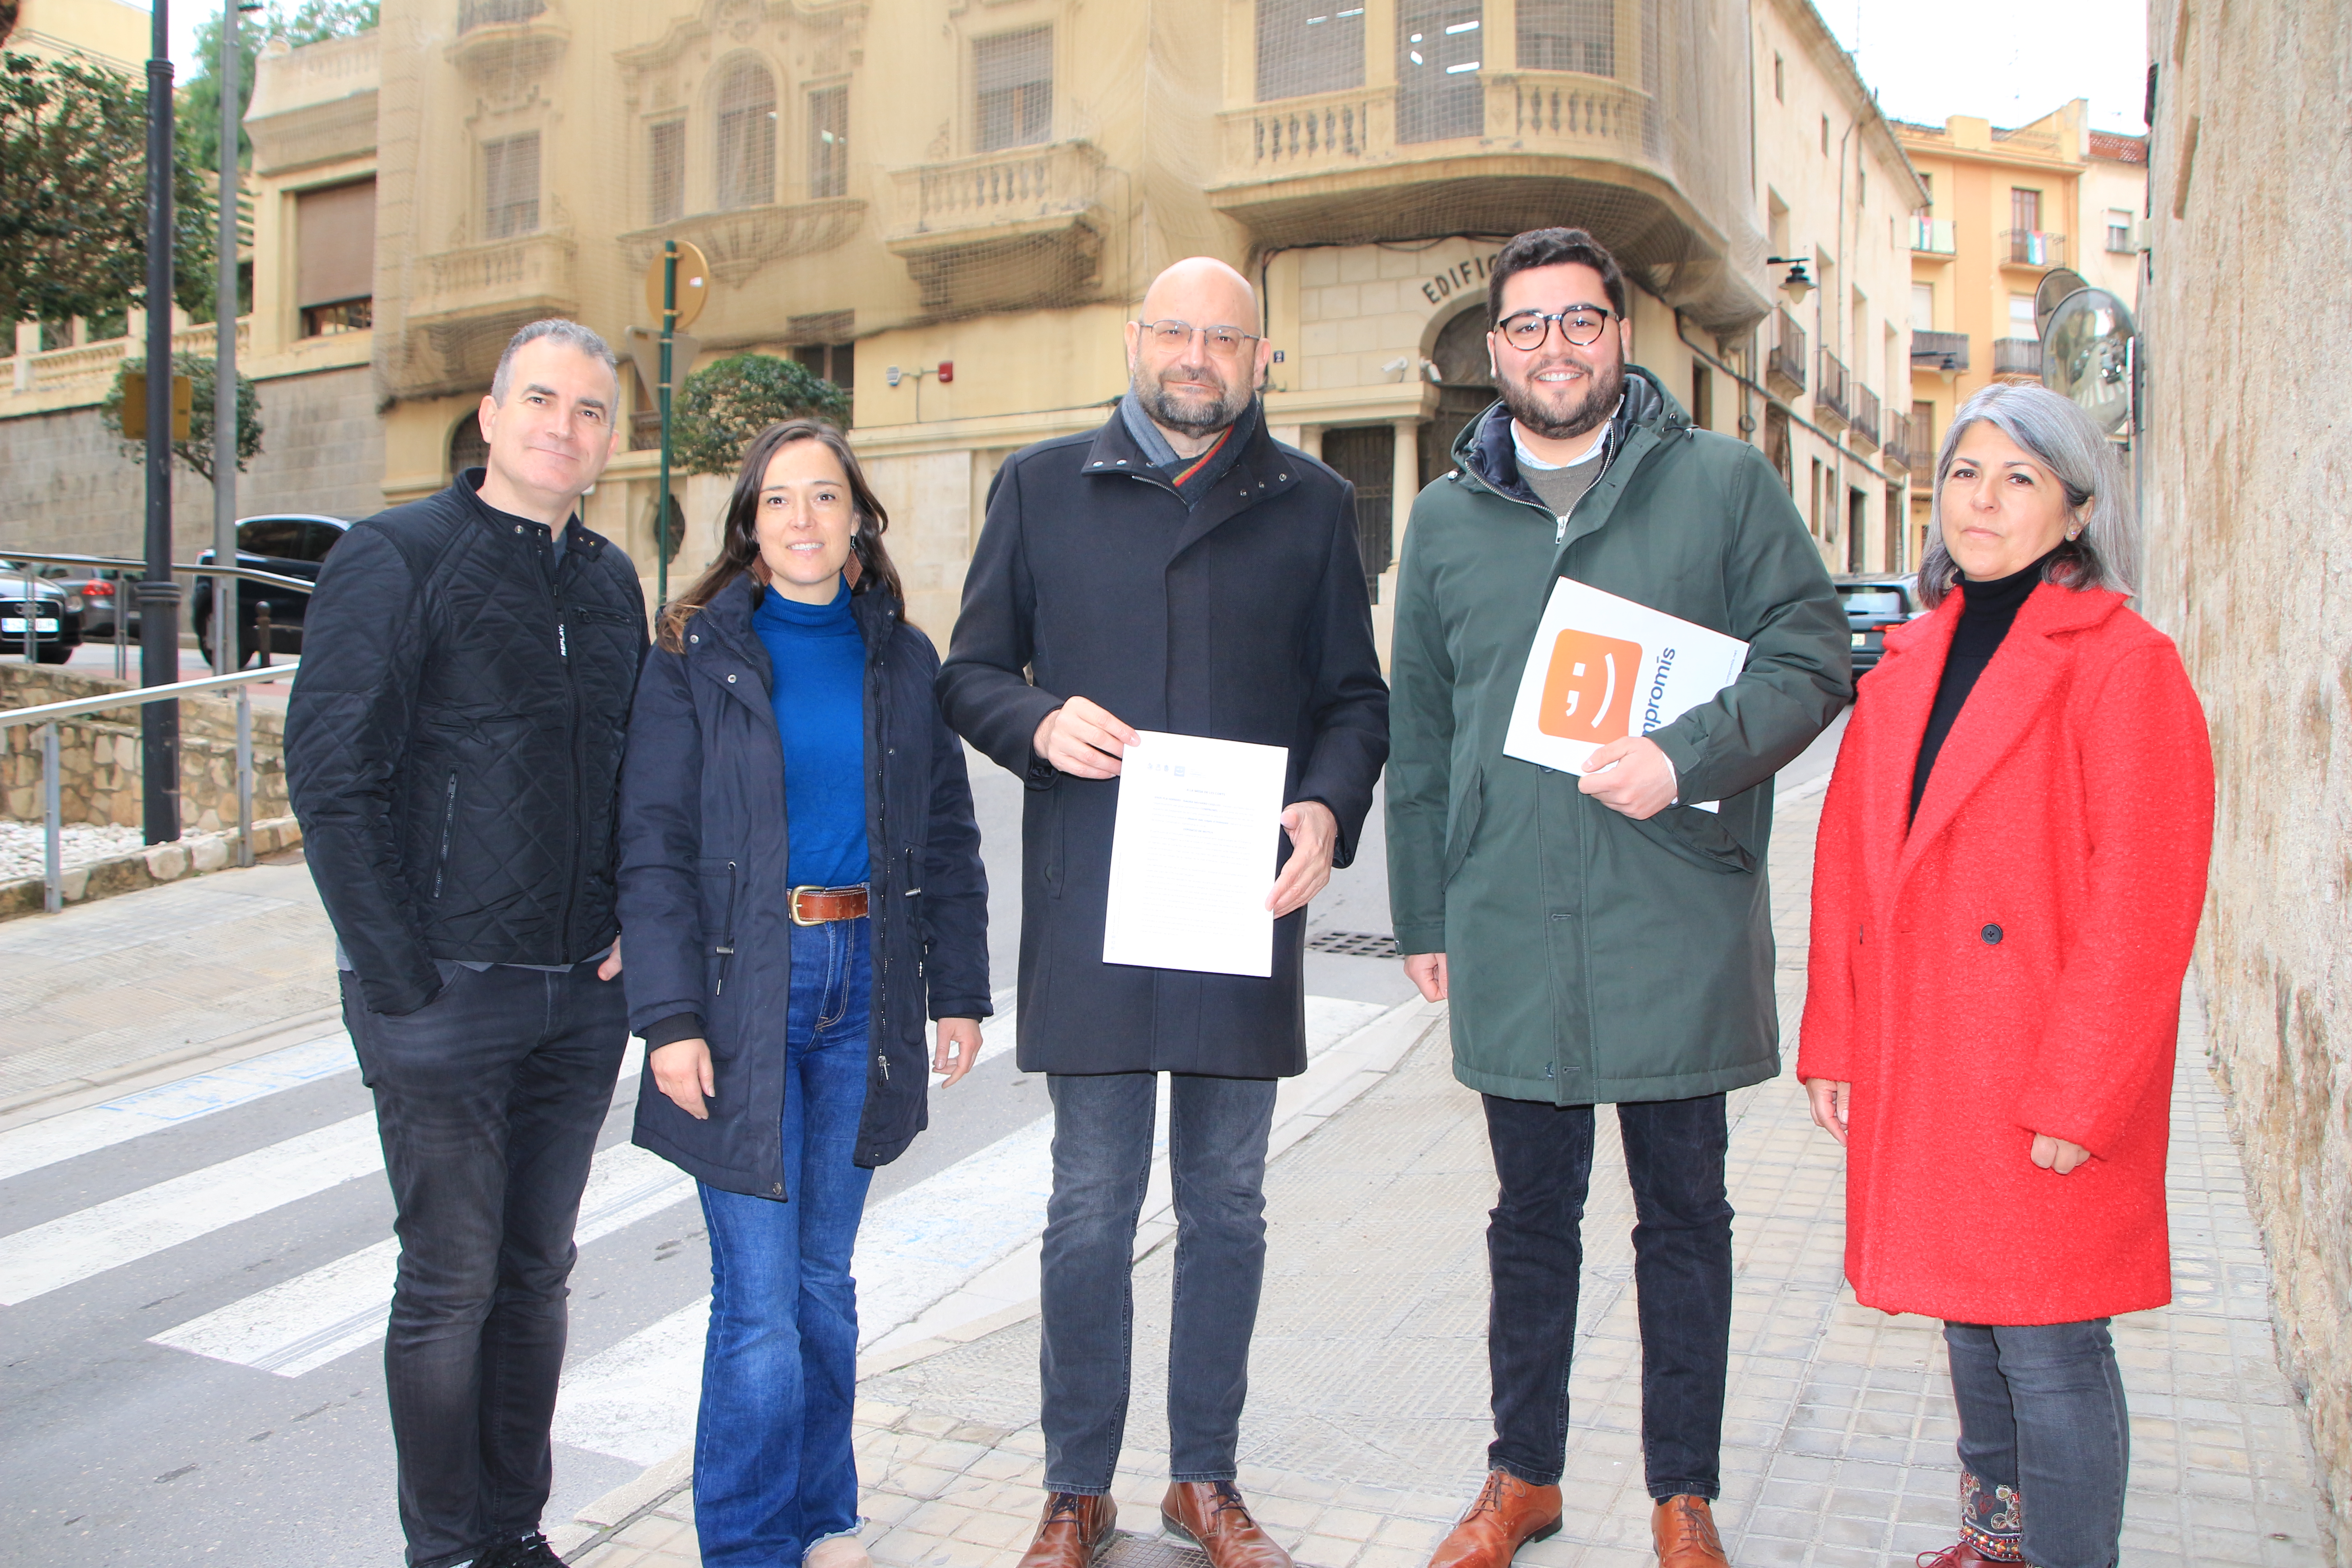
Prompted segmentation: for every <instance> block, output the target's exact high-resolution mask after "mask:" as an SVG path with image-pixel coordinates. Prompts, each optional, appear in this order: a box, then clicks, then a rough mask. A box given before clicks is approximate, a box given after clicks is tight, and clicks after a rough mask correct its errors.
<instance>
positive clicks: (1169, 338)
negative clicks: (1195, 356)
mask: <svg viewBox="0 0 2352 1568" xmlns="http://www.w3.org/2000/svg"><path fill="white" fill-rule="evenodd" d="M1135 325H1136V327H1137V329H1138V330H1139V331H1141V332H1142V333H1143V335H1144V336H1145V337H1147V338H1149V339H1150V340H1151V342H1152V344H1153V345H1154V346H1155V347H1158V348H1162V349H1169V350H1176V349H1181V348H1185V347H1189V346H1190V345H1191V343H1192V334H1193V333H1195V332H1198V333H1200V334H1201V336H1202V339H1203V340H1204V341H1206V342H1207V343H1208V345H1209V352H1210V353H1212V354H1214V355H1215V356H1216V357H1217V358H1219V359H1237V358H1239V357H1240V356H1241V352H1242V345H1243V344H1244V343H1254V342H1257V334H1256V333H1255V332H1245V331H1242V330H1241V329H1240V328H1239V327H1196V326H1194V325H1193V324H1192V322H1190V321H1173V320H1171V321H1138V322H1136V323H1135Z"/></svg>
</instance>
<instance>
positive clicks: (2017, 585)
mask: <svg viewBox="0 0 2352 1568" xmlns="http://www.w3.org/2000/svg"><path fill="white" fill-rule="evenodd" d="M2057 553H2058V552H2057V551H2055V550H2053V551H2052V552H2050V555H2044V556H2043V557H2042V559H2041V560H2039V561H2036V562H2035V563H2033V564H2032V565H2031V566H2028V567H2027V568H2025V570H2023V571H2022V572H2012V573H2011V574H2009V575H2008V576H2006V577H1995V578H1993V579H1992V580H1991V581H1990V582H1985V583H1971V582H1968V581H1967V580H1965V579H1963V580H1962V581H1960V582H1959V583H1957V584H1954V585H1953V586H1954V587H1955V588H1956V589H1957V590H1958V593H1959V595H1960V596H1961V600H1962V603H1961V605H1960V624H1959V625H1958V626H1955V627H1953V628H1952V649H1951V652H1949V653H1948V654H1946V655H1945V656H1944V676H1943V679H1941V680H1939V681H1937V683H1936V705H1935V706H1934V707H1933V708H1931V709H1929V710H1927V733H1926V734H1924V735H1922V736H1920V737H1919V760H1918V762H1917V763H1914V764H1913V765H1912V769H1911V815H1912V816H1918V815H1919V802H1920V799H1921V798H1922V797H1923V796H1925V795H1927V775H1928V774H1929V773H1933V772H1934V771H1935V768H1936V756H1937V752H1941V751H1942V750H1943V749H1944V741H1945V738H1946V737H1947V736H1948V735H1950V734H1951V732H1952V721H1954V720H1956V719H1958V717H1959V716H1960V709H1961V708H1962V706H1963V705H1965V704H1966V703H1967V701H1968V700H1969V692H1971V691H1973V690H1975V689H1976V684H1977V677H1979V676H1980V675H1982V674H1983V673H1984V671H1985V666H1986V665H1988V664H1990V663H1991V662H1992V656H1993V655H1994V654H1995V653H1996V652H1998V651H1999V650H2000V644H2001V639H2002V638H2003V637H2007V636H2009V628H2010V626H2011V623H2012V622H2014V621H2015V620H2016V619H2017V612H2018V610H2019V608H2020V607H2021V606H2022V605H2024V603H2025V600H2026V596H2027V595H2030V594H2032V592H2033V590H2034V589H2035V588H2036V587H2038V586H2040V584H2041V582H2042V568H2043V567H2045V566H2047V565H2048V564H2049V563H2050V556H2051V555H2055V554H2057Z"/></svg>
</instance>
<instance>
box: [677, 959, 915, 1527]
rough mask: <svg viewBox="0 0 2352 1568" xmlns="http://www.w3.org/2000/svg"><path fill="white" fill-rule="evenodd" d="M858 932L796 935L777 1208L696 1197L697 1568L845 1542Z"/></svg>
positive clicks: (859, 1198)
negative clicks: (703, 1323) (704, 1280)
mask: <svg viewBox="0 0 2352 1568" xmlns="http://www.w3.org/2000/svg"><path fill="white" fill-rule="evenodd" d="M867 950H868V931H867V923H866V921H864V920H855V921H829V922H827V923H825V924H824V925H814V926H794V927H793V950H792V964H793V968H792V1001H791V1003H790V1005H789V1009H788V1016H787V1017H786V1018H785V1019H783V1020H782V1025H783V1026H782V1028H781V1029H780V1030H779V1031H778V1034H779V1035H781V1036H782V1038H781V1039H773V1037H772V1039H773V1046H772V1048H773V1047H782V1049H783V1050H785V1051H786V1052H787V1060H788V1061H789V1062H790V1064H791V1070H790V1071H788V1072H787V1073H786V1074H785V1077H784V1116H783V1128H782V1134H783V1152H784V1160H783V1168H784V1172H785V1178H784V1179H785V1184H786V1190H787V1192H788V1193H789V1194H790V1197H789V1199H788V1201H786V1202H783V1203H777V1202H775V1201H774V1200H772V1199H770V1198H757V1197H747V1196H745V1195H744V1194H740V1193H728V1192H721V1191H719V1189H718V1188H716V1187H711V1186H704V1187H703V1188H702V1214H703V1218H704V1219H705V1221H706V1222H708V1224H709V1228H710V1335H709V1339H708V1340H707V1341H706V1342H704V1346H703V1355H702V1415H701V1419H700V1421H699V1422H698V1424H697V1426H696V1429H695V1435H694V1527H695V1531H696V1533H697V1534H698V1536H699V1537H700V1538H701V1543H702V1561H703V1563H704V1564H705V1568H794V1565H796V1564H797V1563H799V1562H800V1560H801V1554H802V1553H803V1552H806V1551H807V1550H808V1548H809V1546H810V1545H811V1544H812V1543H814V1542H818V1541H821V1540H823V1539H824V1538H825V1537H826V1536H829V1535H841V1534H844V1533H846V1532H847V1531H853V1530H856V1528H857V1524H858V1518H857V1461H856V1457H855V1456H854V1455H853V1454H852V1453H851V1451H850V1446H849V1417H850V1406H851V1405H852V1403H853V1401H854V1400H855V1399H856V1390H857V1285H856V1281H855V1280H853V1279H850V1277H849V1259H850V1255H851V1253H852V1252H853V1251H854V1250H855V1249H856V1245H857V1222H858V1219H859V1217H860V1216H861V1215H863V1214H864V1213H865V1210H866V1185H867V1184H868V1183H870V1182H871V1181H872V1180H873V1179H874V1173H873V1172H871V1171H868V1170H861V1169H859V1168H858V1167H857V1166H856V1165H854V1164H852V1163H850V1153H851V1151H852V1150H854V1149H855V1148H856V1143H857V1120H858V1117H859V1115H860V1114H861V1113H862V1112H863V1111H864V1110H865V1108H866V1058H867V1056H868V1052H867V1050H866V1019H867V1016H868V1014H869V1013H870V1012H871V1010H872V1006H873V1001H874V972H873V965H872V960H871V958H870V956H869V954H868V951H867Z"/></svg>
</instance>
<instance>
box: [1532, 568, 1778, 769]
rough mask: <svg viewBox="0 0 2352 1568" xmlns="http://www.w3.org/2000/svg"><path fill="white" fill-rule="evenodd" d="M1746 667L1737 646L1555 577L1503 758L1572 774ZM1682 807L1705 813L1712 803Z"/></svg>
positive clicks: (1673, 716)
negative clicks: (1597, 752) (1612, 745)
mask: <svg viewBox="0 0 2352 1568" xmlns="http://www.w3.org/2000/svg"><path fill="white" fill-rule="evenodd" d="M1747 662H1748V645H1747V644H1746V643H1744V642H1742V641H1740V640H1739V639H1738V637H1726V636H1725V635H1724V634H1723V633H1721V632H1718V631H1714V630H1711V629H1709V628H1708V627H1706V626H1697V625H1695V624H1693V623H1692V622H1689V621H1685V620H1683V619H1682V618H1680V617H1679V616H1670V615H1667V614H1666V613H1665V612H1664V611H1663V610H1654V609H1652V608H1650V607H1649V606H1648V605H1639V604H1635V603H1634V602H1633V600H1631V599H1626V598H1621V597H1619V596H1618V595H1615V594H1607V593H1603V592H1601V590H1600V589H1598V588H1595V587H1592V586H1591V585H1590V584H1584V583H1580V582H1578V581H1576V579H1574V578H1573V577H1562V578H1560V579H1559V581H1558V582H1557V583H1555V584H1552V590H1551V602H1550V603H1549V604H1548V605H1545V606H1544V613H1543V619H1542V621H1540V622H1539V623H1538V625H1537V626H1536V640H1535V646H1534V647H1531V648H1529V649H1528V665H1527V668H1526V670H1525V671H1523V672H1522V673H1521V675H1520V676H1519V695H1518V700H1517V701H1516V702H1514V703H1513V704H1512V707H1511V727H1510V729H1509V730H1508V731H1506V732H1505V734H1504V737H1503V752H1504V754H1505V755H1506V756H1512V757H1517V758H1519V759H1520V760H1521V761H1523V762H1529V763H1537V764H1538V765H1539V766H1542V767H1547V768H1555V769H1558V770H1559V772H1561V773H1583V772H1584V771H1585V767H1584V762H1585V759H1586V758H1587V757H1590V756H1591V754H1592V752H1593V751H1594V750H1595V749H1596V748H1598V747H1601V746H1605V745H1607V744H1608V743H1609V742H1612V741H1622V740H1623V739H1624V738H1625V737H1626V736H1628V735H1646V734H1648V733H1649V732H1650V731H1653V730H1655V729H1657V728H1659V727H1660V726H1661V725H1664V724H1671V723H1673V722H1674V721H1675V720H1677V719H1679V718H1681V717H1682V716H1683V715H1684V714H1685V713H1687V712H1689V711H1690V710H1692V709H1694V708H1696V707H1697V706H1698V705H1699V704H1700V703H1702V702H1706V701H1709V700H1713V698H1714V697H1715V695H1716V693H1717V692H1719V691H1721V690H1722V689H1724V688H1725V687H1727V686H1728V685H1730V684H1731V683H1732V682H1733V681H1735V680H1737V679H1739V671H1740V669H1741V668H1743V667H1744V666H1745V665H1746V664H1747ZM1682 804H1683V805H1695V806H1697V807H1698V808H1699V809H1700V810H1702V811H1713V810H1715V809H1716V806H1717V802H1714V801H1695V800H1686V801H1684V802H1683V803H1682Z"/></svg>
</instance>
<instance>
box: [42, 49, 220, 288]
mask: <svg viewBox="0 0 2352 1568" xmlns="http://www.w3.org/2000/svg"><path fill="white" fill-rule="evenodd" d="M174 162H175V164H176V166H175V168H174V170H173V203H174V206H175V208H176V212H175V223H174V225H173V227H174V230H175V234H174V243H173V249H174V255H173V290H172V292H173V299H174V300H176V301H177V302H178V303H179V304H181V305H182V306H184V307H185V308H186V309H187V310H189V311H190V313H191V314H204V315H209V314H210V313H211V310H212V297H213V193H214V190H215V184H213V183H211V182H207V181H205V179H204V178H203V177H202V176H201V174H199V172H198V170H197V169H196V167H195V165H194V163H193V161H192V160H191V158H190V157H189V149H188V144H187V140H186V138H185V136H184V135H183V136H182V137H181V139H180V142H179V146H178V149H177V153H176V156H175V160H174ZM146 282H147V96H146V89H145V87H144V86H143V85H142V84H140V83H137V82H133V81H132V80H131V79H130V78H128V77H125V76H121V75H119V74H117V73H116V72H113V71H110V70H104V69H101V68H97V67H94V66H90V65H89V64H86V63H83V62H80V61H77V60H46V59H39V58H34V57H32V56H29V55H20V54H14V53H0V323H8V322H15V321H63V320H65V319H67V318H69V317H73V316H85V317H105V316H108V315H111V314H113V313H115V312H118V311H120V310H123V309H124V308H125V307H127V306H132V305H142V304H143V303H144V302H145V300H146Z"/></svg>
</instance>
